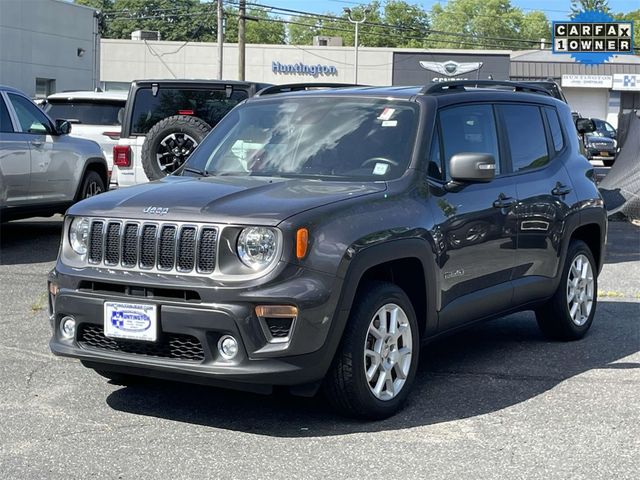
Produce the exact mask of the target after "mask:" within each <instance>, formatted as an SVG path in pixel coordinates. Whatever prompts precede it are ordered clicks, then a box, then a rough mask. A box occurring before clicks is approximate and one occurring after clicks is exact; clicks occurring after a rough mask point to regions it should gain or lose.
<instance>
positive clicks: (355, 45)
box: [344, 7, 371, 84]
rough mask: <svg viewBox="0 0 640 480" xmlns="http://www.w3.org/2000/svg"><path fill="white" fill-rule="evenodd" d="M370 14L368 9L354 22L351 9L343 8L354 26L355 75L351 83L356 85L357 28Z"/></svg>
mask: <svg viewBox="0 0 640 480" xmlns="http://www.w3.org/2000/svg"><path fill="white" fill-rule="evenodd" d="M370 12H371V9H370V8H369V7H367V8H365V9H364V12H363V14H362V19H361V20H354V19H353V18H352V17H351V9H350V8H348V7H344V13H346V14H347V16H348V18H349V21H350V22H351V23H353V24H355V26H356V38H355V42H354V48H355V50H354V55H355V61H354V63H355V65H354V67H355V68H354V70H355V73H354V75H353V78H354V79H353V83H355V84H357V83H358V27H359V26H360V24H361V23H363V22H364V21H365V20H366V19H367V15H368V14H369V13H370Z"/></svg>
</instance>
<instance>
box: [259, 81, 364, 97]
mask: <svg viewBox="0 0 640 480" xmlns="http://www.w3.org/2000/svg"><path fill="white" fill-rule="evenodd" d="M362 86H364V85H357V84H355V83H285V84H283V85H273V86H271V87H267V88H263V89H262V90H260V91H259V92H258V93H256V97H260V96H262V95H274V94H276V93H288V92H301V91H305V90H322V89H325V88H349V87H362Z"/></svg>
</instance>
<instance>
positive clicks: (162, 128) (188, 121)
mask: <svg viewBox="0 0 640 480" xmlns="http://www.w3.org/2000/svg"><path fill="white" fill-rule="evenodd" d="M209 130H211V127H210V126H209V124H208V123H206V122H205V121H203V120H201V119H199V118H197V117H191V116H189V115H174V116H172V117H168V118H165V119H164V120H161V121H159V122H158V123H156V124H155V125H154V126H153V127H152V128H151V130H149V133H147V138H146V139H145V141H144V143H143V145H142V167H143V168H144V173H146V174H147V177H148V178H149V180H157V179H159V178H162V177H165V176H167V175H169V174H170V173H173V172H175V171H176V170H177V169H178V168H179V167H180V166H182V164H183V163H184V162H185V160H186V159H187V158H189V155H191V153H192V152H193V150H194V149H195V148H196V147H197V146H198V145H199V144H200V142H201V141H202V139H203V138H204V137H205V136H206V135H207V133H209Z"/></svg>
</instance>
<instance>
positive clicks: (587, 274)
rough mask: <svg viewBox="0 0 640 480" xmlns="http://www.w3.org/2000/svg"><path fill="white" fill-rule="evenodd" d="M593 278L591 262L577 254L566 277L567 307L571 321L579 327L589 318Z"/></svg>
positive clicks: (592, 296)
mask: <svg viewBox="0 0 640 480" xmlns="http://www.w3.org/2000/svg"><path fill="white" fill-rule="evenodd" d="M594 285H595V282H594V278H593V268H592V267H591V262H590V261H589V259H588V258H587V257H586V255H583V254H579V255H577V256H576V257H575V258H574V259H573V262H572V263H571V268H569V274H568V278H567V308H568V310H569V316H570V317H571V320H572V321H573V323H575V324H576V325H577V326H579V327H581V326H582V325H584V324H585V323H587V320H588V319H589V315H590V314H591V309H592V308H593V299H594V294H595V292H594Z"/></svg>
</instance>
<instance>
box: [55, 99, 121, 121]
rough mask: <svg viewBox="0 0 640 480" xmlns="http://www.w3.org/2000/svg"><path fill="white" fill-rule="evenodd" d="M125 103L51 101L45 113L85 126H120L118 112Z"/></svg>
mask: <svg viewBox="0 0 640 480" xmlns="http://www.w3.org/2000/svg"><path fill="white" fill-rule="evenodd" d="M123 107H124V102H93V101H64V102H59V101H56V100H50V101H49V103H48V104H47V106H46V107H45V109H44V111H45V112H47V113H48V114H49V116H50V117H51V118H62V119H64V120H69V121H70V122H72V123H79V124H83V125H120V122H119V121H118V112H119V111H120V109H121V108H123Z"/></svg>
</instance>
